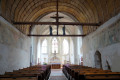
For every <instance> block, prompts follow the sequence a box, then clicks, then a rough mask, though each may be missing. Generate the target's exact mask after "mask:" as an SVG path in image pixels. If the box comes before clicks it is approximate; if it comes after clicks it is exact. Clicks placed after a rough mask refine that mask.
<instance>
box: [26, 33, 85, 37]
mask: <svg viewBox="0 0 120 80" xmlns="http://www.w3.org/2000/svg"><path fill="white" fill-rule="evenodd" d="M28 36H32V37H84V36H86V35H84V34H83V35H38V34H28Z"/></svg>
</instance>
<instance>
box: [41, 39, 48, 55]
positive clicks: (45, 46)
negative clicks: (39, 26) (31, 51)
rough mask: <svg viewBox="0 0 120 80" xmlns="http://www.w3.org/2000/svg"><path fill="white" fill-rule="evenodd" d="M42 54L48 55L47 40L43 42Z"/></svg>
mask: <svg viewBox="0 0 120 80" xmlns="http://www.w3.org/2000/svg"><path fill="white" fill-rule="evenodd" d="M42 53H47V40H46V39H45V40H44V41H43V42H42Z"/></svg>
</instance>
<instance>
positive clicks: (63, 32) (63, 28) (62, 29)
mask: <svg viewBox="0 0 120 80" xmlns="http://www.w3.org/2000/svg"><path fill="white" fill-rule="evenodd" d="M62 30H63V35H65V25H64V27H63V28H62Z"/></svg>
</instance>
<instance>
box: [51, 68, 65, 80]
mask: <svg viewBox="0 0 120 80" xmlns="http://www.w3.org/2000/svg"><path fill="white" fill-rule="evenodd" d="M49 80H67V78H66V77H65V76H64V74H63V72H62V69H52V70H51V74H50V78H49Z"/></svg>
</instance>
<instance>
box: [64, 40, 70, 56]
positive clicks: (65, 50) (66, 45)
mask: <svg viewBox="0 0 120 80" xmlns="http://www.w3.org/2000/svg"><path fill="white" fill-rule="evenodd" d="M68 52H69V45H68V41H67V40H66V39H64V40H63V54H68Z"/></svg>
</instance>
